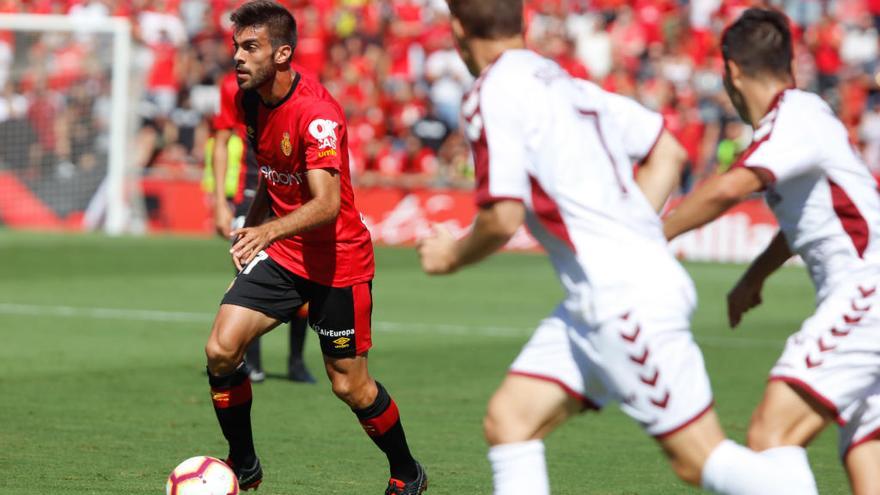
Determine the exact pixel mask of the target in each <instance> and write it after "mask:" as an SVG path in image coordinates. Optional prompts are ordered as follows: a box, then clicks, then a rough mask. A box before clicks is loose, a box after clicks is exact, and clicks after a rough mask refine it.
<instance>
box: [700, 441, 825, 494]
mask: <svg viewBox="0 0 880 495" xmlns="http://www.w3.org/2000/svg"><path fill="white" fill-rule="evenodd" d="M793 448H795V449H799V447H793ZM782 449H792V447H782ZM771 450H773V451H774V452H771V453H770V454H764V453H757V452H754V451H752V450H749V449H747V448H745V447H743V446H741V445H738V444H737V443H736V442H734V441H732V440H724V441H723V442H721V443H720V444H718V447H716V448H715V450H713V451H712V453H711V454H709V459H707V460H706V464H705V465H704V466H703V473H702V478H703V488H705V489H706V490H709V491H712V492H715V493H722V494H726V495H765V494H766V495H788V494H791V495H811V494H816V493H818V492H817V491H816V482H815V481H814V480H813V475H812V472H810V466H809V464H808V463H807V458H806V454H805V453H804V452H803V449H800V451H801V452H800V453H799V452H796V451H792V450H787V451H780V449H771Z"/></svg>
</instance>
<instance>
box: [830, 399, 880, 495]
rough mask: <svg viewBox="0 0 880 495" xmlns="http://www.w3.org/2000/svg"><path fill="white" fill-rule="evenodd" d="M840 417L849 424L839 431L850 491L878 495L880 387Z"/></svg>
mask: <svg viewBox="0 0 880 495" xmlns="http://www.w3.org/2000/svg"><path fill="white" fill-rule="evenodd" d="M843 415H844V416H845V417H846V418H847V419H848V421H847V424H846V425H844V426H843V427H841V428H840V430H839V434H840V448H841V456H842V457H843V460H844V465H845V466H846V472H847V474H848V475H849V480H850V485H851V486H852V491H853V493H854V494H856V495H861V494H873V493H880V470H878V469H877V467H878V466H880V383H878V384H877V385H876V386H875V387H874V389H873V390H872V393H871V395H869V396H868V397H866V398H865V399H862V400H860V401H858V402H857V403H855V404H852V405H851V406H850V407H849V408H848V409H847V410H844V411H843Z"/></svg>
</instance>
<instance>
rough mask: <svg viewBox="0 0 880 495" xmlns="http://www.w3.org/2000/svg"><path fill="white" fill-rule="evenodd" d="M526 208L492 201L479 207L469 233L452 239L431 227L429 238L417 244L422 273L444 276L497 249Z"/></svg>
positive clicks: (510, 234)
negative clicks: (431, 231)
mask: <svg viewBox="0 0 880 495" xmlns="http://www.w3.org/2000/svg"><path fill="white" fill-rule="evenodd" d="M525 215H526V209H525V206H523V204H522V202H520V201H516V200H500V201H496V202H494V203H492V204H490V205H488V206H486V207H484V208H481V209H480V211H479V212H478V213H477V217H476V219H475V220H474V226H473V228H471V231H470V232H469V233H468V234H467V235H466V236H464V237H462V238H461V239H458V240H456V239H455V237H453V235H452V233H450V232H449V231H448V230H446V229H445V228H442V227H439V226H435V227H434V233H433V235H431V236H430V237H427V238H425V239H422V240H421V241H420V242H419V245H418V252H419V257H420V258H421V261H422V270H424V271H425V273H428V274H430V275H444V274H448V273H452V272H454V271H456V270H458V269H459V268H461V267H463V266H466V265H470V264H473V263H476V262H478V261H480V260H482V259H483V258H485V257H487V256H489V255H490V254H492V253H494V252H495V251H497V250H499V249H501V248H502V247H503V246H504V245H505V244H507V241H509V240H510V238H511V237H513V234H515V233H516V231H517V229H519V227H520V226H521V225H522V224H523V221H524V220H525Z"/></svg>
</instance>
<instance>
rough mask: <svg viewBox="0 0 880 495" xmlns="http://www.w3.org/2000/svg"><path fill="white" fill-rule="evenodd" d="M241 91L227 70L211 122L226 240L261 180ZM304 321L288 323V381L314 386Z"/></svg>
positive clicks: (256, 344) (251, 368)
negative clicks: (306, 356)
mask: <svg viewBox="0 0 880 495" xmlns="http://www.w3.org/2000/svg"><path fill="white" fill-rule="evenodd" d="M241 91H242V90H241V88H239V87H238V76H237V75H236V73H235V71H230V72H229V73H228V74H226V76H224V77H223V79H222V80H221V82H220V108H219V111H218V112H217V114H216V115H215V116H214V118H213V121H212V124H213V125H212V127H213V128H214V143H213V144H214V147H213V153H212V155H211V156H212V162H211V164H212V174H213V178H214V228H215V229H216V231H217V233H218V234H220V235H221V236H222V237H224V238H226V239H229V238H230V234H231V232H232V229H236V228H239V227H243V226H244V220H245V217H246V216H247V212H248V210H249V209H250V207H251V202H252V201H253V199H254V196H255V195H256V192H257V184H258V183H259V177H260V171H259V166H258V165H257V155H256V152H255V151H254V149H253V147H251V146H247V144H246V143H247V139H248V138H247V134H246V132H245V124H244V121H243V120H241V112H239V111H237V110H236V105H237V103H236V98H237V96H238V93H240V92H241ZM233 136H235V137H236V138H237V139H238V141H237V142H238V143H241V144H242V147H241V148H236V147H232V148H230V144H231V143H232V141H231V139H232V138H233ZM236 151H237V154H236V153H235V152H236ZM230 154H231V155H232V156H230ZM236 158H237V160H236ZM230 184H232V185H234V186H235V187H234V189H233V191H230V190H229V189H230V187H229V186H230ZM230 193H231V194H230ZM307 318H308V305H305V306H303V307H302V308H301V309H300V311H299V312H298V313H297V315H296V317H295V318H293V320H291V322H290V332H289V338H288V341H289V343H290V353H289V354H288V357H287V378H288V379H290V380H292V381H295V382H303V383H315V378H314V377H313V376H312V374H311V373H309V370H308V368H306V364H305V360H304V359H303V347H304V346H305V338H306V330H307V328H306V327H308V321H307ZM260 347H261V346H260V339H259V337H258V338H256V339H254V341H253V342H251V345H250V346H249V347H248V350H247V352H246V353H245V359H246V361H247V367H248V372H249V376H250V379H251V382H253V383H258V382H262V381H263V380H265V379H266V373H265V372H264V371H263V364H262V363H263V360H262V352H261V351H260Z"/></svg>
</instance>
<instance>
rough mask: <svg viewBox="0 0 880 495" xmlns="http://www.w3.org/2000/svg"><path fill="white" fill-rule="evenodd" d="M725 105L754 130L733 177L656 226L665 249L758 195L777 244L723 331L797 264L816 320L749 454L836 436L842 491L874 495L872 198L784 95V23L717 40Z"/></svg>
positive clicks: (823, 123)
mask: <svg viewBox="0 0 880 495" xmlns="http://www.w3.org/2000/svg"><path fill="white" fill-rule="evenodd" d="M722 49H723V52H724V58H725V64H726V73H725V83H726V84H725V85H726V87H727V91H728V94H729V95H730V97H731V99H732V100H733V103H734V105H735V106H736V107H737V110H738V111H739V113H740V115H741V116H742V117H743V119H744V120H746V121H747V122H749V123H751V124H752V125H753V127H754V129H755V133H754V140H753V143H752V145H751V147H750V148H749V149H748V150H746V152H745V153H744V154H743V156H742V157H741V158H740V160H739V161H738V163H737V164H736V165H735V167H734V168H733V169H732V170H731V171H729V172H728V173H725V174H723V175H719V176H716V177H714V178H712V179H710V180H709V181H707V182H706V183H705V184H704V185H703V186H702V187H700V188H699V189H697V191H695V192H694V194H693V195H692V196H691V197H689V198H687V199H686V200H685V201H684V202H683V203H682V204H681V205H680V206H679V207H678V208H677V209H676V211H674V212H673V213H672V214H671V215H670V216H669V217H668V218H667V220H666V224H665V231H666V234H667V236H669V237H670V238H672V237H675V236H676V235H679V234H681V233H682V232H685V231H687V230H690V229H692V228H695V227H698V226H700V225H703V224H705V223H706V222H708V221H710V220H712V219H714V218H716V217H717V216H719V215H720V214H721V213H722V212H723V211H725V210H726V209H727V208H729V207H731V206H733V205H734V204H736V203H738V202H739V201H740V200H742V199H743V198H745V197H747V196H749V195H750V194H752V193H754V192H757V191H759V190H765V198H766V201H767V203H768V204H769V205H770V208H771V209H772V210H773V212H774V214H775V215H776V218H777V220H778V221H779V225H780V231H779V234H778V235H777V236H776V237H775V238H774V240H773V241H772V242H771V243H770V245H769V246H768V248H767V249H766V250H765V251H764V252H763V253H762V254H761V255H760V256H758V258H757V259H756V260H755V261H754V262H753V263H752V266H751V267H749V269H748V271H747V272H746V273H745V275H744V276H743V278H742V279H741V280H740V281H739V282H738V283H737V285H736V286H735V287H734V289H733V290H732V291H731V292H730V294H729V295H728V310H729V318H730V324H731V326H734V327H735V326H736V325H737V324H739V322H740V319H741V317H742V315H743V313H744V312H746V311H748V310H749V309H751V308H753V307H755V306H757V305H758V304H760V303H761V287H762V286H763V283H764V281H765V280H766V278H767V277H768V276H769V275H770V274H771V273H773V272H774V271H775V270H776V269H777V268H779V267H780V266H782V264H783V263H784V262H785V261H786V260H788V259H789V258H790V257H791V256H792V255H793V254H799V255H800V256H801V257H802V258H803V260H804V262H805V264H806V265H807V269H808V270H809V273H810V277H811V278H812V280H813V284H814V285H815V288H816V304H817V308H816V313H815V314H814V315H813V316H812V317H811V318H809V319H808V320H807V321H805V322H804V324H803V326H802V327H801V329H800V331H799V332H797V333H796V334H794V335H792V336H791V337H790V338H789V339H788V342H787V343H786V347H785V351H784V352H783V354H782V357H781V358H780V359H779V361H778V362H777V363H776V366H774V367H773V369H772V371H771V372H770V383H769V384H768V385H767V389H766V392H765V395H764V399H763V401H762V402H761V404H760V405H759V406H758V408H757V410H756V411H755V414H754V416H753V418H752V424H751V426H750V428H749V446H750V447H752V448H754V449H756V450H763V449H767V448H773V447H779V446H784V445H804V446H805V445H806V444H807V443H809V442H810V440H812V439H813V438H814V437H815V436H816V435H817V434H818V433H819V432H820V431H821V430H822V429H823V428H824V427H825V426H826V425H827V424H829V423H830V422H831V421H836V422H837V423H838V424H839V425H840V451H841V456H842V457H843V460H844V463H845V465H846V468H847V472H848V473H849V476H850V482H851V485H852V487H853V491H854V492H856V493H860V494H868V493H872V494H876V493H880V441H878V438H880V238H878V236H880V195H878V191H877V182H876V181H875V180H874V177H872V176H871V174H870V173H869V172H868V169H867V168H866V167H865V166H864V164H863V163H862V161H861V160H860V159H859V157H858V155H857V154H856V152H855V151H854V150H853V148H852V147H851V145H850V143H849V141H848V137H847V131H846V129H845V128H844V126H843V124H842V123H841V122H840V121H839V120H838V119H837V118H836V117H835V116H834V113H833V112H832V111H831V110H830V109H829V107H828V105H827V104H826V103H825V102H824V101H822V99H821V98H819V97H818V96H816V95H814V94H811V93H806V92H804V91H800V90H797V89H792V86H793V83H794V78H793V76H792V71H791V61H792V48H791V36H790V33H789V28H788V24H787V20H786V19H785V17H784V16H783V15H782V14H780V13H778V12H775V11H768V10H760V9H750V10H748V11H746V12H745V13H744V14H743V16H742V17H741V18H740V19H739V20H737V21H736V22H735V23H734V24H733V25H731V27H730V28H728V30H727V31H726V32H725V34H724V36H723V39H722Z"/></svg>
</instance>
